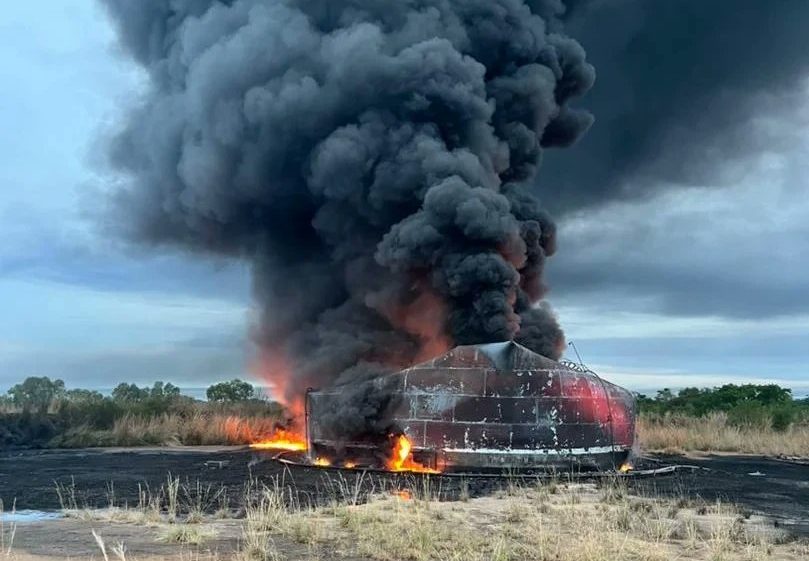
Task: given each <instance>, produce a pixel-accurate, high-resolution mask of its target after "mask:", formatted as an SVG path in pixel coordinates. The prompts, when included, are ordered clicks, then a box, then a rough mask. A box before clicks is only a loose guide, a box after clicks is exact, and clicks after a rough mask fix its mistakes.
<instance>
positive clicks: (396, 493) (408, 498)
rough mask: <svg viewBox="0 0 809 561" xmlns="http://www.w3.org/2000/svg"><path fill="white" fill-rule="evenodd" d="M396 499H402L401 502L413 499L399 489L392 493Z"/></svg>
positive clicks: (408, 492) (407, 491) (410, 495)
mask: <svg viewBox="0 0 809 561" xmlns="http://www.w3.org/2000/svg"><path fill="white" fill-rule="evenodd" d="M394 495H396V496H397V497H399V498H400V499H402V500H403V501H409V500H411V499H412V498H413V495H412V494H411V493H410V491H409V490H407V489H400V490H398V491H396V492H395V493H394Z"/></svg>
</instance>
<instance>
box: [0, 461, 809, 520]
mask: <svg viewBox="0 0 809 561" xmlns="http://www.w3.org/2000/svg"><path fill="white" fill-rule="evenodd" d="M663 465H689V466H694V468H696V469H683V470H678V471H677V472H676V473H674V474H669V475H665V476H656V477H644V478H640V477H637V478H629V479H628V480H627V481H628V485H629V487H630V488H631V489H632V490H634V491H636V492H639V493H641V494H646V495H664V496H672V497H677V498H681V497H682V498H688V499H692V500H698V501H700V500H704V501H706V502H711V503H713V502H715V501H716V500H721V501H722V502H727V503H734V504H737V505H739V506H740V507H741V508H742V509H744V510H745V511H748V512H750V513H757V514H764V515H766V516H768V517H770V518H771V519H773V520H774V521H775V523H776V524H778V525H779V526H782V527H783V528H785V529H787V530H789V531H790V532H793V533H795V534H798V535H803V536H809V465H806V464H799V463H794V462H786V461H780V460H776V459H769V458H760V457H750V456H731V455H717V456H702V457H698V458H692V457H689V458H685V457H681V456H654V457H650V458H647V459H645V460H644V461H642V462H641V466H640V467H657V466H663ZM169 474H172V476H174V477H179V478H180V481H181V490H180V493H179V494H180V502H183V501H184V500H185V501H187V502H188V503H198V502H199V501H198V497H197V496H192V495H194V493H197V494H199V493H200V491H199V490H200V489H202V490H203V491H202V494H204V495H205V498H204V500H205V501H207V503H206V504H205V506H206V507H208V508H210V509H212V510H213V509H216V508H217V507H218V502H219V501H218V499H215V498H214V495H215V493H214V492H213V491H212V490H219V489H225V490H226V491H227V493H228V495H229V497H230V500H229V505H230V507H231V508H233V509H235V510H236V511H238V509H239V505H240V501H241V499H242V498H243V497H244V492H245V484H246V482H247V481H249V480H251V479H259V480H262V481H265V482H268V481H273V480H274V479H273V478H277V480H278V481H280V482H282V484H284V485H285V486H289V487H291V488H293V489H294V490H295V491H296V497H295V499H294V500H297V501H299V502H300V503H302V504H316V503H325V502H329V501H331V500H334V499H337V500H341V499H346V498H348V499H350V500H352V499H353V496H354V494H355V493H356V494H358V495H360V496H362V495H363V494H364V493H369V492H378V491H380V490H382V489H385V490H388V489H391V488H397V487H408V488H416V489H418V488H422V487H423V486H424V485H425V484H427V483H425V481H426V479H425V478H424V477H423V476H414V475H389V474H384V475H383V474H364V475H362V474H360V473H358V472H341V471H334V470H322V469H317V468H309V467H301V466H293V467H285V466H284V465H282V464H279V463H278V462H275V461H273V460H272V454H269V453H261V452H253V451H251V450H247V449H244V448H183V449H135V450H132V449H124V450H49V451H17V452H0V499H2V500H3V502H4V504H5V505H6V510H10V505H12V504H13V503H14V501H16V508H17V510H23V509H35V510H57V509H59V508H60V502H59V497H58V496H57V493H56V490H55V489H56V484H57V483H59V484H61V485H62V486H63V488H65V487H66V488H71V487H72V488H74V489H75V501H76V503H78V506H79V507H85V506H87V507H104V506H109V504H110V502H111V498H112V500H114V502H115V504H117V505H124V504H129V505H134V504H137V501H138V493H139V490H142V489H145V488H147V487H148V488H149V489H151V490H152V491H153V492H154V493H155V494H156V493H157V491H156V490H158V489H160V487H161V486H162V485H164V484H165V482H166V480H167V478H168V476H169ZM528 479H531V478H528ZM513 483H514V476H511V477H491V476H489V477H473V476H467V477H442V476H430V477H429V486H430V489H431V492H432V493H437V494H439V495H440V496H441V497H442V498H446V499H452V498H457V497H458V496H459V495H461V494H466V495H468V496H472V497H475V496H483V495H487V494H490V493H493V492H496V491H498V490H501V489H504V488H507V487H508V486H509V485H512V484H513ZM198 484H199V485H198ZM206 489H207V491H206Z"/></svg>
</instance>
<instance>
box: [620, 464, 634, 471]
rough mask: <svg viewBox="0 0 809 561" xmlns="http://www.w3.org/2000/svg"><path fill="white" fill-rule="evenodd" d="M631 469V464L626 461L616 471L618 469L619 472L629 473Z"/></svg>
mask: <svg viewBox="0 0 809 561" xmlns="http://www.w3.org/2000/svg"><path fill="white" fill-rule="evenodd" d="M632 469H633V467H632V464H630V463H629V462H626V463H625V464H623V465H622V466H621V467H620V468H618V471H620V472H621V473H629V472H630V471H632Z"/></svg>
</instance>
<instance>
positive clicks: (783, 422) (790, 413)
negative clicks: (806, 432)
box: [770, 405, 797, 432]
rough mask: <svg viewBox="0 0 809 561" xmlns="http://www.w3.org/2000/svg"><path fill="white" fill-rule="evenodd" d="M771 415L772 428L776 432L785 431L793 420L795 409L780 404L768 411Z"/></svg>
mask: <svg viewBox="0 0 809 561" xmlns="http://www.w3.org/2000/svg"><path fill="white" fill-rule="evenodd" d="M770 415H771V417H772V428H773V430H775V431H778V432H785V431H786V430H787V429H789V427H790V426H792V424H793V423H794V422H795V419H796V417H797V411H796V410H795V408H794V407H792V406H789V405H782V406H779V407H775V408H773V410H772V412H771V413H770Z"/></svg>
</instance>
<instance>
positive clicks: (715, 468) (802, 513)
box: [630, 455, 809, 536]
mask: <svg viewBox="0 0 809 561" xmlns="http://www.w3.org/2000/svg"><path fill="white" fill-rule="evenodd" d="M649 460H651V461H647V462H646V464H647V465H646V466H644V467H653V465H654V464H655V463H657V465H661V466H662V465H681V466H694V467H696V468H699V469H696V470H689V469H681V470H678V471H677V472H676V473H675V474H674V475H668V476H665V477H652V478H637V479H632V480H630V487H631V488H633V490H635V491H637V492H640V493H643V494H648V495H655V496H660V495H663V496H672V497H678V498H679V497H687V498H689V499H696V500H702V501H705V502H709V503H715V502H716V501H721V502H723V503H729V504H730V503H732V504H736V505H738V506H739V507H741V508H742V509H743V510H746V511H747V512H748V513H755V514H763V515H766V516H768V517H769V518H771V519H773V520H774V521H775V523H776V524H777V525H778V526H781V527H783V528H784V529H786V530H788V531H790V532H791V533H793V534H797V535H802V536H809V463H800V462H794V461H782V460H778V459H773V458H762V457H756V456H734V455H707V456H701V457H698V458H691V457H689V458H683V457H682V456H654V457H652V458H650V459H649Z"/></svg>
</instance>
